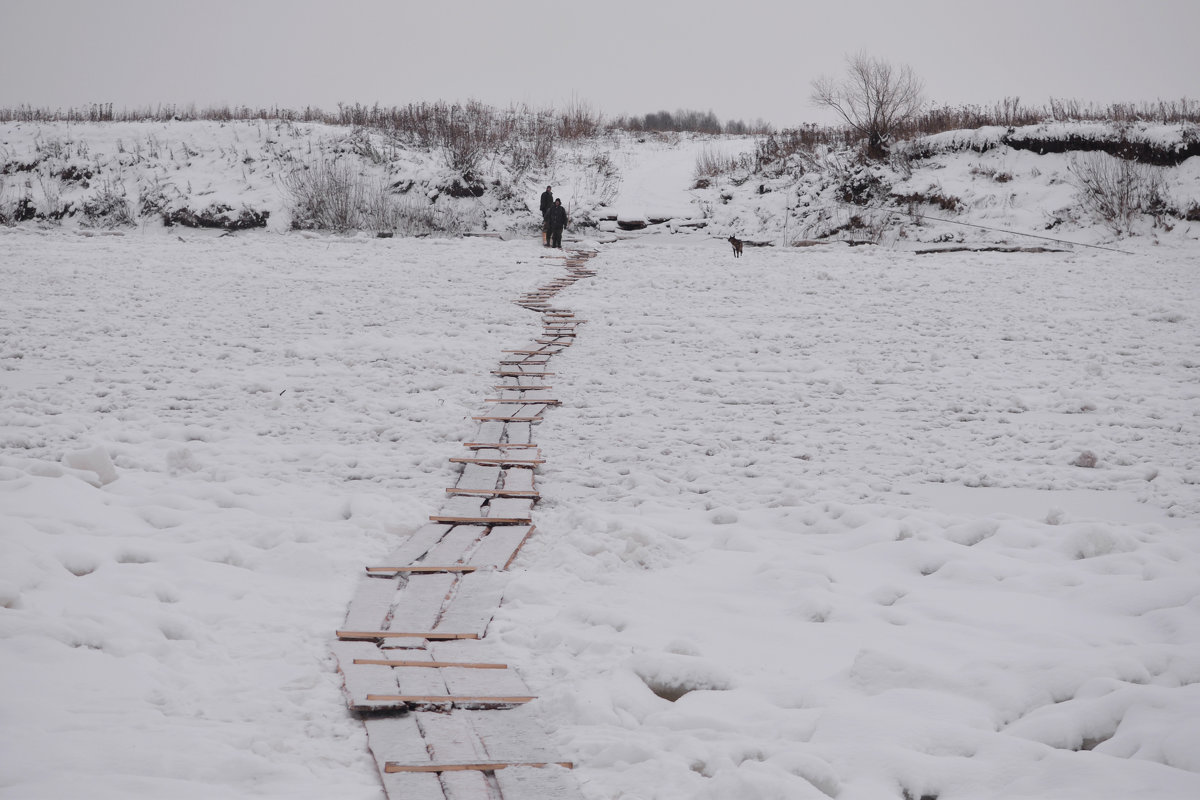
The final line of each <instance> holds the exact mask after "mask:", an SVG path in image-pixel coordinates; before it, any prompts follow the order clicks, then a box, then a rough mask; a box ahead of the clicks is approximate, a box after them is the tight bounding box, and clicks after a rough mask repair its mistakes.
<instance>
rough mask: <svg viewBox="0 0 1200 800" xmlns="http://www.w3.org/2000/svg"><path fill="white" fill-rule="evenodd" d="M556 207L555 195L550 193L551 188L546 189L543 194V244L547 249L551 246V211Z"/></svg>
mask: <svg viewBox="0 0 1200 800" xmlns="http://www.w3.org/2000/svg"><path fill="white" fill-rule="evenodd" d="M553 207H554V195H553V194H552V193H551V192H550V187H549V186H547V187H546V191H544V192H542V206H541V210H542V234H543V235H542V244H544V245H545V246H546V247H549V246H550V209H551V208H553Z"/></svg>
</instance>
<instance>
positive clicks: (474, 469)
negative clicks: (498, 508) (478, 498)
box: [454, 451, 500, 489]
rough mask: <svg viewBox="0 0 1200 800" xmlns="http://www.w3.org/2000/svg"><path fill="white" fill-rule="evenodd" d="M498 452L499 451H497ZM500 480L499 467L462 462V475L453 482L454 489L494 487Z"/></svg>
mask: <svg viewBox="0 0 1200 800" xmlns="http://www.w3.org/2000/svg"><path fill="white" fill-rule="evenodd" d="M497 452H499V451H497ZM499 481H500V467H498V466H495V465H488V464H470V463H466V464H463V471H462V475H460V476H459V477H458V481H457V482H456V483H455V484H454V488H456V489H495V488H496V484H497V483H499Z"/></svg>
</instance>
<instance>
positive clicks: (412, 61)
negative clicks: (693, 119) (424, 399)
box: [0, 0, 1200, 126]
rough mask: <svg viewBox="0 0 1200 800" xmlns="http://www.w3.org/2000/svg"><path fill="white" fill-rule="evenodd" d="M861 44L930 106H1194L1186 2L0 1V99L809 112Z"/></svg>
mask: <svg viewBox="0 0 1200 800" xmlns="http://www.w3.org/2000/svg"><path fill="white" fill-rule="evenodd" d="M857 51H863V52H866V53H868V54H870V55H873V56H876V57H879V58H882V59H885V60H888V61H891V62H893V63H894V64H909V65H911V66H912V67H913V68H914V69H915V70H916V72H917V73H918V74H919V75H920V76H921V77H922V78H923V79H924V81H925V84H926V93H927V95H928V96H929V99H930V100H932V101H934V102H938V103H952V104H954V103H979V104H990V103H993V102H995V101H997V100H1000V99H1003V98H1004V97H1006V96H1019V97H1020V98H1021V99H1022V101H1026V102H1029V103H1035V104H1042V103H1045V102H1046V101H1047V100H1048V99H1049V98H1050V97H1060V98H1076V99H1079V100H1083V101H1095V102H1100V103H1109V102H1112V101H1125V100H1137V101H1140V100H1155V99H1158V98H1173V99H1177V98H1179V97H1182V96H1187V97H1190V98H1191V99H1193V100H1200V0H1138V2H1134V0H1004V2H976V1H975V0H887V1H886V2H854V1H853V0H825V1H824V2H820V3H811V2H802V1H800V0H730V2H718V1H717V0H601V1H600V2H578V1H573V0H553V1H552V2H551V1H548V0H421V1H420V2H417V1H416V0H337V1H336V2H333V1H327V2H317V1H316V0H192V1H191V2H180V1H179V0H153V1H151V0H0V106H6V107H11V106H15V105H19V104H31V105H34V106H38V107H51V108H59V107H67V106H84V105H86V104H89V103H93V102H105V103H113V104H114V106H115V107H116V108H117V109H121V108H135V107H144V106H147V105H154V104H158V103H174V104H188V103H195V104H197V105H198V106H208V105H224V104H230V105H242V104H245V105H250V106H272V105H279V106H284V107H289V108H300V107H303V106H305V105H314V106H320V107H323V108H335V107H336V105H337V103H338V102H347V103H354V102H361V103H367V104H370V103H375V102H379V103H380V104H382V105H400V104H404V103H408V102H411V101H419V100H438V99H442V100H466V99H470V98H474V99H478V100H482V101H485V102H487V103H491V104H494V105H507V104H509V103H513V102H516V103H528V104H530V105H536V106H546V105H555V106H559V107H561V106H564V105H566V104H567V103H568V102H570V101H571V100H572V99H575V100H579V101H583V102H585V103H587V104H588V105H590V106H591V107H592V108H593V109H594V110H598V111H601V112H603V113H604V114H605V115H607V116H614V115H618V114H642V113H646V112H648V111H656V110H660V109H668V110H675V109H679V108H689V109H698V110H702V111H707V110H712V111H714V112H715V113H716V114H717V116H718V117H720V118H721V119H722V120H728V119H745V120H746V121H750V120H752V119H754V118H758V117H761V118H763V119H766V120H767V121H769V122H771V123H773V124H775V125H777V126H790V125H794V124H797V123H799V122H805V121H824V118H823V117H822V116H821V115H820V112H818V111H817V110H816V109H814V108H813V107H812V106H811V105H810V103H809V101H808V95H809V82H810V81H811V80H812V79H813V78H814V77H816V76H817V75H819V74H821V73H833V74H836V73H839V72H840V71H841V69H842V66H843V64H844V57H845V55H846V54H848V53H853V52H857Z"/></svg>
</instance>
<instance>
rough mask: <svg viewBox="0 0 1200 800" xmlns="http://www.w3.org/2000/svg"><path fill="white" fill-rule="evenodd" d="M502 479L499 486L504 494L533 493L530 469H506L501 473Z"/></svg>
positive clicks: (531, 470) (531, 471)
mask: <svg viewBox="0 0 1200 800" xmlns="http://www.w3.org/2000/svg"><path fill="white" fill-rule="evenodd" d="M502 478H503V483H502V484H501V485H502V486H503V487H504V491H505V492H509V491H512V492H534V488H533V469H532V468H527V467H508V468H507V469H505V470H504V471H503V473H502ZM534 493H535V494H536V492H534Z"/></svg>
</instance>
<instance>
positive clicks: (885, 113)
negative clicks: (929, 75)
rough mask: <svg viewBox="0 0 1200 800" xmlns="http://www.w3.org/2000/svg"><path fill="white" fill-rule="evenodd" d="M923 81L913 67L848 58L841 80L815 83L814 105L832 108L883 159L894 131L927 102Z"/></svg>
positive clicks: (823, 78)
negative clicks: (897, 66)
mask: <svg viewBox="0 0 1200 800" xmlns="http://www.w3.org/2000/svg"><path fill="white" fill-rule="evenodd" d="M924 88H925V84H924V82H923V81H922V80H921V79H920V78H918V77H917V75H916V73H915V72H913V71H912V68H911V67H909V66H907V65H905V66H902V67H899V68H896V67H893V66H892V65H891V64H889V63H888V62H886V61H881V60H879V59H877V58H872V57H870V56H868V55H866V54H865V53H857V54H855V55H852V56H846V74H845V76H844V77H842V78H841V79H840V80H839V79H836V78H831V77H828V76H826V75H822V76H821V77H819V78H817V79H816V80H814V81H813V82H812V96H811V99H812V102H813V103H814V104H816V105H818V106H825V107H827V108H832V109H833V110H834V111H836V112H837V113H838V115H839V116H841V118H842V119H844V120H845V121H846V123H847V124H848V125H849V126H850V127H851V128H852V129H853V130H855V131H857V132H858V133H860V134H861V135H862V136H864V137H865V138H866V140H867V148H868V152H869V153H870V154H871V155H872V156H873V157H877V158H878V157H881V156H883V155H884V154H885V153H886V151H887V145H888V141H889V140H890V139H891V136H892V132H893V131H894V130H895V128H896V127H897V126H898V125H900V124H902V123H903V122H904V121H905V120H907V119H909V118H910V117H913V116H914V115H916V114H917V113H918V112H919V111H920V110H921V106H922V105H923V104H924V102H925V98H924Z"/></svg>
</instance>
